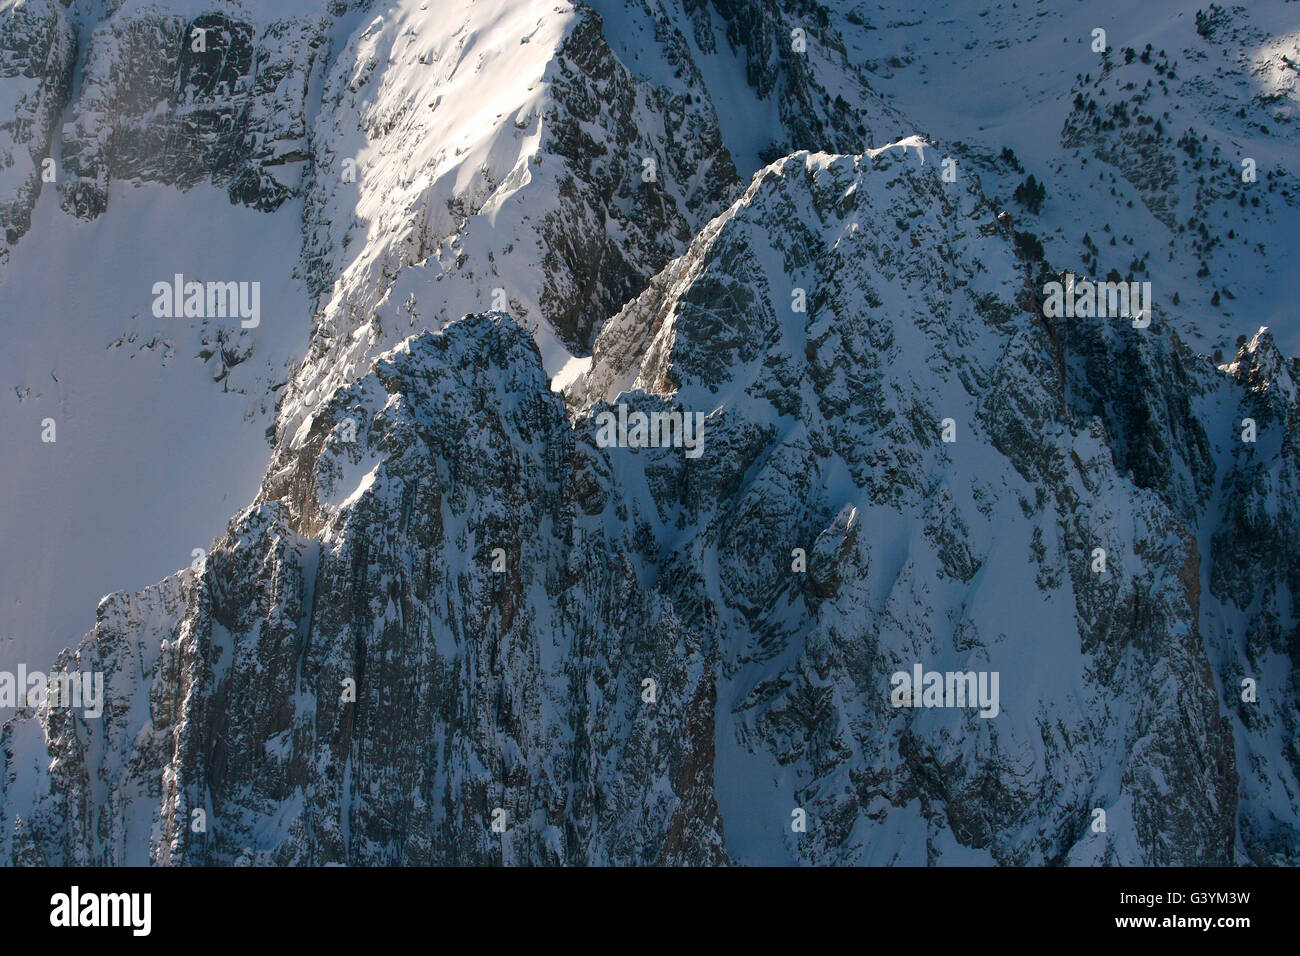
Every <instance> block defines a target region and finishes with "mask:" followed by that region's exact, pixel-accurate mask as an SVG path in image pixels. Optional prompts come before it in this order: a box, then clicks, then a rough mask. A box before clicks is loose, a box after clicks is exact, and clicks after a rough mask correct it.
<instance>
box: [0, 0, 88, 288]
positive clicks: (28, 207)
mask: <svg viewBox="0 0 1300 956" xmlns="http://www.w3.org/2000/svg"><path fill="white" fill-rule="evenodd" d="M2 12H3V16H0V94H2V95H3V97H4V99H3V101H2V102H3V104H4V107H3V109H0V221H3V223H4V234H3V235H0V277H3V275H4V272H3V270H4V267H5V263H6V262H7V261H8V259H9V247H10V246H11V245H13V244H14V243H15V242H17V241H18V240H19V239H20V238H21V237H22V236H23V234H24V233H25V232H27V230H28V229H29V228H30V227H31V222H32V207H33V206H35V205H36V197H37V195H39V193H40V190H41V183H42V173H43V172H44V173H45V174H46V176H47V177H48V167H43V165H42V160H43V159H45V158H46V157H47V156H49V147H50V140H51V137H53V135H54V130H55V127H56V126H57V124H58V121H59V116H60V115H61V113H62V111H63V107H64V105H65V104H66V103H67V101H68V97H69V95H70V93H71V86H72V66H73V60H74V58H75V56H76V40H75V37H74V35H73V31H72V29H71V27H70V26H69V25H68V21H67V18H66V17H64V15H63V11H62V10H61V9H60V8H59V6H58V4H56V3H54V2H52V0H31V2H29V3H24V4H22V5H21V6H14V7H12V8H11V9H6V10H3V11H2ZM45 181H48V178H47V179H46V180H45Z"/></svg>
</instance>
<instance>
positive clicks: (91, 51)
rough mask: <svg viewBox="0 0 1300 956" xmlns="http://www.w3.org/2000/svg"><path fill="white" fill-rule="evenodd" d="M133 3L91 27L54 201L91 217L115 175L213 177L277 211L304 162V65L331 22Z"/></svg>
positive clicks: (314, 60)
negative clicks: (62, 175)
mask: <svg viewBox="0 0 1300 956" xmlns="http://www.w3.org/2000/svg"><path fill="white" fill-rule="evenodd" d="M239 12H240V10H239V7H236V8H235V14H236V15H233V16H228V15H226V14H225V13H207V12H204V13H199V14H197V15H187V14H181V13H176V14H173V13H171V12H170V11H168V10H166V9H164V8H162V7H158V6H152V5H136V4H130V5H126V6H124V7H123V8H121V9H119V10H117V11H116V12H115V13H114V14H113V16H111V17H110V18H108V19H107V20H105V21H104V22H102V23H100V24H98V25H97V26H95V27H94V28H93V30H91V31H89V32H90V35H89V37H88V39H87V44H88V52H87V57H86V63H85V67H84V69H83V70H82V72H81V77H80V92H79V95H78V97H77V100H76V102H75V103H74V104H73V110H72V115H73V120H72V122H71V123H69V124H68V125H67V126H66V127H65V129H64V131H63V136H62V140H61V146H62V163H63V166H64V167H65V170H66V180H65V181H64V182H63V183H62V184H61V191H62V203H63V207H64V208H65V209H66V210H67V211H69V212H71V213H74V214H75V215H77V216H79V217H81V218H94V217H96V216H98V215H100V214H101V213H102V212H103V211H104V209H105V207H106V205H107V203H108V187H109V183H110V182H112V181H113V180H135V181H139V182H150V181H155V182H163V183H168V184H171V185H175V186H179V187H180V188H182V189H186V188H189V187H192V186H194V185H195V184H197V183H199V182H204V181H210V182H212V183H213V184H215V185H218V186H222V187H224V188H226V189H227V191H228V192H229V194H230V199H231V201H232V202H242V203H246V204H248V205H250V206H254V207H256V208H258V209H265V210H272V209H275V208H277V207H278V206H279V205H280V204H281V203H283V202H284V201H285V199H287V198H288V197H289V196H291V195H294V194H295V193H296V192H297V190H298V185H299V179H300V175H301V169H302V163H303V161H304V160H306V159H307V149H306V147H307V143H306V139H307V128H306V114H307V109H308V101H307V95H308V88H309V84H310V81H311V78H312V74H313V71H314V70H316V69H318V68H319V66H320V65H321V63H322V55H323V54H326V53H328V30H329V26H330V19H329V18H328V17H326V16H323V15H322V16H317V17H314V18H301V19H293V18H290V19H285V20H274V21H271V22H265V21H260V22H259V20H255V19H253V18H252V17H249V18H248V19H242V18H240V17H239V16H238V13H239Z"/></svg>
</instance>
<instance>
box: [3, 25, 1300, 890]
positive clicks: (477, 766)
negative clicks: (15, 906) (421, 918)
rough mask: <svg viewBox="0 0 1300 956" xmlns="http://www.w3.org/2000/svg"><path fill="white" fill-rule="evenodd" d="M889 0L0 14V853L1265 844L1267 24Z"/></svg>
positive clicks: (904, 857) (456, 854) (1271, 466)
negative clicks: (83, 695)
mask: <svg viewBox="0 0 1300 956" xmlns="http://www.w3.org/2000/svg"><path fill="white" fill-rule="evenodd" d="M911 7H912V5H910V4H901V3H892V2H878V3H865V2H864V3H835V4H821V3H815V2H811V0H800V2H797V3H783V4H777V3H774V2H768V0H712V2H694V0H592V2H587V3H582V2H560V3H554V2H552V3H546V4H538V3H532V2H530V0H449V2H440V3H426V2H422V0H407V2H394V3H382V2H371V3H350V4H349V3H343V2H329V3H313V2H308V0H295V2H294V3H292V4H281V3H274V4H273V3H265V4H262V3H255V2H253V0H241V2H237V3H226V4H220V5H214V4H207V3H201V2H197V0H196V2H190V0H160V2H136V0H126V2H123V3H113V2H81V0H72V2H71V3H69V4H67V5H66V6H65V5H62V4H60V3H56V2H53V0H26V2H18V3H12V2H8V0H6V2H5V3H4V4H2V5H0V91H3V92H0V211H3V215H4V226H5V229H4V239H3V244H0V289H2V290H3V291H2V292H0V327H2V328H4V329H5V330H6V343H7V344H8V345H9V348H8V349H6V350H4V354H3V357H2V358H0V373H3V375H4V377H5V378H6V379H7V381H6V382H5V383H4V384H5V394H10V392H11V391H12V398H11V399H9V400H8V401H7V402H6V401H4V400H0V409H2V410H0V426H2V427H3V429H4V434H5V435H6V437H7V438H8V446H9V447H10V449H11V455H10V456H8V457H7V458H6V460H5V463H4V465H3V466H2V467H3V471H2V472H0V474H3V477H4V483H5V488H6V490H7V491H8V492H9V494H8V495H7V496H6V507H5V509H4V511H3V517H0V672H3V671H9V672H14V671H16V670H17V669H18V668H19V667H20V666H21V667H24V668H26V669H27V670H28V671H31V670H51V669H53V670H54V671H55V672H56V673H61V674H74V673H76V674H80V673H93V674H98V675H101V676H102V680H103V707H102V711H103V712H102V714H99V715H92V714H91V712H89V711H87V710H85V709H84V708H83V709H81V710H79V709H77V708H75V707H73V708H69V707H61V706H56V705H54V704H52V703H51V702H49V701H46V702H44V703H37V704H35V705H28V702H27V701H25V700H22V699H17V698H15V700H14V701H13V703H16V704H17V705H18V706H17V708H16V710H11V711H9V712H10V713H13V717H12V719H10V720H9V721H8V722H7V723H6V724H5V725H4V728H3V731H2V732H0V743H2V744H3V746H2V747H0V754H2V756H0V763H2V768H0V770H2V772H0V859H2V860H4V861H5V862H9V863H15V864H27V863H49V864H55V863H60V864H139V863H159V864H207V865H211V864H217V865H223V864H247V863H261V864H302V863H311V864H322V863H334V862H342V863H352V864H398V863H400V864H427V863H508V864H509V863H548V864H550V863H557V864H572V863H587V864H653V863H684V864H717V863H741V864H771V863H812V864H850V863H852V864H862V863H867V864H1032V865H1041V864H1057V863H1065V864H1082V865H1089V864H1115V863H1120V864H1157V865H1159V864H1218V865H1222V864H1233V863H1238V864H1242V863H1290V864H1294V863H1295V862H1297V860H1298V859H1300V750H1297V733H1300V727H1298V726H1297V722H1298V719H1300V717H1298V709H1300V708H1297V703H1298V702H1300V695H1298V694H1297V690H1296V687H1295V677H1294V674H1295V663H1296V654H1297V648H1298V647H1300V642H1298V637H1300V635H1298V634H1297V612H1296V610H1295V607H1294V606H1293V597H1292V595H1293V594H1296V593H1300V553H1298V552H1297V549H1296V546H1295V544H1294V542H1295V541H1296V540H1297V532H1300V510H1298V506H1297V502H1300V497H1298V495H1297V492H1298V491H1300V453H1298V452H1297V440H1300V420H1298V419H1297V414H1298V413H1300V392H1298V390H1297V378H1298V377H1300V362H1298V361H1297V360H1296V359H1295V358H1293V357H1291V356H1294V355H1295V354H1296V351H1297V347H1296V346H1297V344H1300V339H1297V338H1296V332H1295V329H1294V327H1293V323H1291V322H1290V321H1289V312H1288V309H1287V307H1288V305H1289V303H1290V302H1291V301H1293V299H1291V298H1290V297H1289V293H1290V292H1291V291H1293V289H1294V282H1295V280H1294V278H1293V277H1292V276H1291V275H1290V274H1289V273H1288V272H1286V270H1285V268H1284V267H1283V266H1284V263H1285V261H1286V257H1287V256H1288V255H1289V254H1292V253H1293V252H1294V251H1295V249H1296V240H1295V238H1294V237H1293V235H1292V234H1291V232H1289V231H1288V229H1287V225H1288V224H1289V222H1290V220H1291V219H1292V218H1294V205H1295V203H1296V201H1297V199H1298V198H1300V197H1297V196H1296V194H1295V189H1294V186H1293V185H1292V184H1291V183H1292V177H1294V176H1295V175H1296V174H1297V170H1296V168H1295V166H1296V157H1297V152H1296V149H1295V145H1296V144H1295V143H1294V141H1293V139H1294V137H1295V135H1296V134H1295V131H1294V129H1293V128H1292V125H1293V123H1294V120H1295V109H1296V106H1297V104H1296V100H1295V84H1294V73H1295V69H1296V67H1295V58H1296V57H1300V49H1297V47H1300V13H1297V8H1296V7H1295V5H1293V4H1288V3H1284V2H1281V0H1278V2H1273V3H1269V2H1262V3H1258V4H1252V5H1251V6H1250V7H1249V8H1245V7H1230V8H1221V7H1219V6H1215V5H1211V6H1210V7H1209V8H1208V9H1198V8H1197V7H1196V6H1195V4H1189V3H1177V2H1172V0H1167V2H1162V3H1156V4H1152V5H1147V6H1143V7H1141V8H1133V5H1131V4H1127V5H1120V4H1111V3H1105V4H1079V5H1069V4H1065V5H1053V4H1048V3H1037V4H1023V3H1022V4H1020V5H1014V4H1009V3H997V4H990V5H988V7H987V9H984V10H982V11H981V10H976V9H974V8H972V11H971V12H970V13H969V14H962V15H961V16H954V17H952V18H950V19H947V18H937V17H921V16H920V15H919V14H915V13H913V12H911ZM1022 7H1023V8H1024V9H1021V8H1022ZM1098 28H1099V29H1102V30H1104V31H1105V37H1104V45H1105V49H1104V51H1094V49H1093V48H1094V46H1095V45H1096V44H1097V36H1096V34H1095V33H1094V32H1093V31H1094V30H1095V29H1098ZM1148 43H1149V44H1151V46H1150V47H1148V46H1147V44H1148ZM1129 50H1132V52H1133V55H1132V56H1131V57H1130V56H1129V55H1128V52H1127V51H1129ZM1202 137H1203V138H1202ZM1245 158H1250V159H1252V160H1253V161H1254V167H1253V170H1254V171H1255V173H1257V175H1255V176H1254V178H1253V181H1250V180H1248V179H1247V178H1243V170H1244V169H1246V167H1245V166H1243V165H1242V162H1241V160H1243V159H1245ZM47 159H48V160H51V162H48V163H47V162H46V160H47ZM1031 175H1032V176H1033V177H1034V179H1033V181H1032V182H1030V181H1029V176H1031ZM1039 186H1041V189H1039V188H1038V187H1039ZM1068 274H1073V276H1074V277H1075V279H1073V280H1071V279H1069V276H1068ZM177 276H180V277H181V278H179V279H176V278H175V277H177ZM1108 279H1109V281H1112V282H1121V281H1123V282H1128V281H1132V282H1136V283H1139V284H1141V283H1143V282H1146V283H1150V285H1149V289H1150V291H1151V295H1152V299H1153V302H1154V305H1153V308H1152V310H1151V314H1150V316H1149V318H1150V321H1149V323H1146V322H1142V321H1140V320H1139V321H1138V322H1134V321H1133V320H1132V319H1131V317H1130V316H1127V315H1115V314H1110V315H1104V314H1103V315H1098V314H1096V313H1097V311H1098V310H1097V309H1086V310H1077V311H1078V314H1075V313H1076V310H1074V309H1071V310H1070V313H1069V314H1068V315H1066V314H1062V313H1061V312H1060V310H1058V309H1054V308H1052V307H1051V306H1050V305H1049V303H1048V299H1049V295H1050V293H1049V290H1050V289H1051V288H1052V283H1060V284H1061V286H1062V287H1063V288H1065V289H1067V292H1068V290H1069V289H1071V288H1073V286H1071V285H1070V283H1071V282H1073V283H1077V284H1079V285H1087V284H1088V282H1089V281H1106V280H1108ZM189 281H194V282H199V283H234V284H235V285H238V284H240V283H243V284H244V285H243V286H239V294H240V295H242V294H243V292H244V290H245V288H246V287H250V284H251V283H257V286H256V289H257V290H259V291H258V295H259V298H258V299H257V302H258V306H257V308H256V309H249V308H244V306H247V305H249V304H250V301H249V300H248V299H247V297H245V298H240V297H239V295H234V294H233V293H232V296H233V297H232V298H231V299H230V303H231V305H232V307H231V308H226V309H221V310H217V312H215V313H214V310H213V309H212V308H211V302H212V299H211V293H210V292H209V293H208V298H206V299H204V298H203V297H202V296H200V297H199V300H196V303H195V306H194V308H190V307H189V305H188V301H189V292H188V291H187V289H186V288H185V283H186V282H189ZM158 283H161V284H162V285H163V287H164V288H163V291H161V292H159V291H158V289H157V288H156V285H157V284H158ZM175 285H179V286H180V288H179V289H177V290H176V291H175V294H173V293H172V291H170V290H171V289H172V287H173V286H175ZM232 288H234V286H232ZM1126 288H1127V287H1126ZM201 291H202V288H201ZM1098 301H1104V296H1102V297H1100V298H1099V299H1098ZM217 302H218V304H220V303H221V302H222V299H221V297H220V295H218V296H217ZM236 303H237V304H238V305H239V306H240V310H238V311H237V310H236V309H235V308H234V307H233V305H234V304H236ZM177 306H180V307H179V308H178V307H177ZM1100 311H1102V312H1104V311H1105V310H1104V309H1103V310H1100ZM1263 326H1268V328H1267V329H1265V328H1262V327H1263ZM642 416H644V419H645V420H647V421H649V422H655V423H658V424H659V425H660V426H664V427H667V426H666V425H665V423H672V422H676V423H677V425H678V426H679V428H678V432H677V437H678V439H679V441H678V442H677V443H676V445H674V444H672V443H668V444H667V445H666V446H660V447H655V445H656V444H660V445H662V443H653V442H652V443H650V446H649V447H647V443H646V442H645V441H641V442H638V441H637V440H636V438H635V437H632V438H631V439H630V440H629V434H630V435H633V436H635V434H636V432H635V427H636V426H635V422H636V421H637V420H638V419H640V418H641V417H642ZM615 422H622V423H624V424H626V423H629V422H630V423H633V430H632V431H631V432H628V431H626V430H621V429H617V428H614V427H612V423H615ZM688 422H689V423H698V424H697V426H696V430H695V431H694V433H693V435H690V436H688V440H686V441H684V442H683V441H681V440H680V439H681V438H682V430H681V429H682V427H686V423H688ZM612 433H617V435H618V440H615V441H612V442H611V441H610V437H611V434H612ZM51 438H54V439H55V440H52V441H51V440H50V439H51ZM691 439H693V441H692V440H691ZM638 445H639V446H640V447H638ZM226 519H229V521H228V523H227V522H226ZM223 527H224V531H223V530H222V529H223ZM177 569H180V570H177ZM105 594H107V595H108V596H107V597H103V598H102V600H101V595H105ZM96 605H97V607H96ZM92 621H93V626H91V624H92ZM87 628H89V630H88V633H84V632H86V630H87ZM83 633H84V638H83V637H82V634H83ZM51 662H53V664H52V663H51ZM914 668H916V669H918V670H919V671H921V672H922V673H924V672H927V671H934V672H939V673H940V674H947V673H957V674H967V673H969V674H971V675H972V677H974V675H976V674H978V675H981V676H980V680H981V681H984V680H985V678H988V679H989V680H991V681H992V683H991V688H992V697H991V698H989V697H986V696H983V695H985V692H986V691H988V690H989V689H990V685H989V684H988V683H980V684H978V686H979V688H980V693H981V695H982V696H981V699H980V704H981V706H979V707H976V706H974V704H975V701H974V700H971V701H969V702H967V703H969V704H970V706H952V707H945V706H933V705H934V703H935V702H934V701H931V700H929V699H928V698H927V697H925V696H924V695H922V694H921V692H920V690H919V688H918V690H917V692H916V696H915V698H912V696H911V695H910V694H908V695H904V699H902V700H900V698H899V694H898V690H897V684H898V681H897V678H898V675H899V674H903V675H908V674H911V673H913V669H914ZM3 681H4V678H3V674H0V705H3V704H5V700H4V697H3V688H4V684H3ZM950 683H951V682H950ZM976 686H977V685H976V684H974V683H973V684H972V685H971V687H972V691H973V690H974V688H975V687H976ZM963 699H964V698H963ZM56 703H57V702H56Z"/></svg>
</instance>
